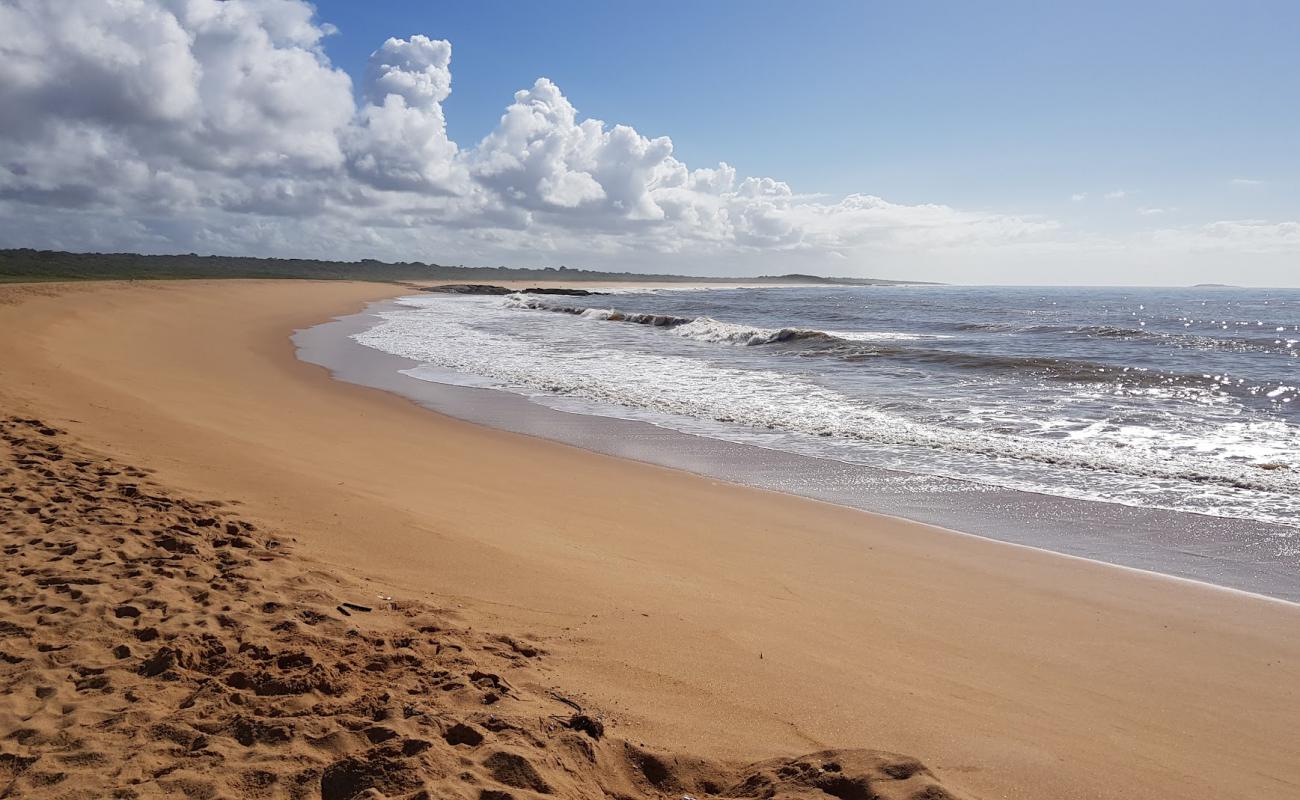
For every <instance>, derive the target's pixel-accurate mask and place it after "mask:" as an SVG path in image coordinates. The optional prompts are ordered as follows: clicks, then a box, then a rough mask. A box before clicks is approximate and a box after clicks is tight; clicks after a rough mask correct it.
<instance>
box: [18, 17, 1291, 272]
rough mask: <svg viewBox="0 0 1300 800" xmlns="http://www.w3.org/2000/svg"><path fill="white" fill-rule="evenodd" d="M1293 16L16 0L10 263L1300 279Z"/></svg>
mask: <svg viewBox="0 0 1300 800" xmlns="http://www.w3.org/2000/svg"><path fill="white" fill-rule="evenodd" d="M1297 31H1300V3H1297V2H1235V3H1228V2H1221V3H1208V2H1143V3H1132V2H1130V3H1112V2H1091V3H1086V4H1083V3H1079V4H1064V3H1052V2H1034V3H1029V2H999V3H971V2H894V3H883V2H862V1H859V2H846V1H841V0H823V1H821V2H811V3H798V4H796V3H794V2H789V3H776V2H761V1H758V2H733V1H731V0H726V1H719V2H679V1H678V0H665V1H664V2H658V3H654V4H639V5H638V4H632V3H625V2H595V1H594V0H592V1H590V2H575V0H555V1H554V2H547V3H524V2H504V1H502V0H479V1H478V2H463V3H453V2H433V1H431V0H394V1H392V2H371V3H360V2H355V1H354V0H319V1H318V2H316V3H310V2H307V0H186V2H183V3H182V2H175V0H133V2H130V3H111V4H109V3H103V2H102V0H61V2H59V3H50V2H47V0H0V108H4V109H5V111H6V113H4V114H0V246H30V247H47V248H52V249H69V250H93V251H108V250H132V251H141V252H162V253H167V252H202V253H217V254H239V255H271V256H288V257H316V258H345V259H346V258H379V259H386V260H403V261H405V260H419V261H432V262H437V263H451V264H479V265H492V266H495V265H498V264H511V265H519V266H546V265H559V264H566V265H568V266H582V267H591V268H599V269H615V270H624V271H653V272H681V273H688V274H698V275H736V276H743V275H754V274H782V273H788V272H796V271H797V272H811V273H817V274H823V275H857V276H879V277H887V278H915V279H920V280H939V281H951V282H959V283H1024V284H1044V283H1046V284H1061V283H1088V284H1146V285H1160V284H1187V283H1197V282H1233V283H1242V284H1251V285H1300V191H1297V188H1298V187H1300V158H1297V152H1296V151H1297V146H1296V145H1297V142H1300V80H1298V76H1300V46H1297V45H1296V33H1297ZM593 120H601V121H603V124H600V123H597V122H594V121H593Z"/></svg>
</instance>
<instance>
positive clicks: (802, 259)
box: [0, 0, 1291, 272]
mask: <svg viewBox="0 0 1300 800" xmlns="http://www.w3.org/2000/svg"><path fill="white" fill-rule="evenodd" d="M333 32H334V29H333V28H332V26H330V25H328V24H326V23H323V22H321V21H320V20H318V19H317V18H316V17H315V12H314V10H313V8H312V7H311V6H310V5H309V4H308V3H306V2H303V1H302V0H115V2H112V3H106V2H102V0H61V2H59V3H51V2H48V0H0V244H4V245H9V246H18V245H25V246H47V247H63V248H68V249H128V250H145V251H154V252H157V251H173V252H174V251H189V250H196V251H202V252H216V253H253V254H268V255H303V256H318V257H368V256H373V257H383V258H392V259H401V260H407V259H419V260H444V261H452V262H465V263H474V262H478V263H485V262H486V263H502V262H507V261H508V262H514V263H520V262H522V263H537V262H538V261H546V260H548V259H549V258H550V257H551V256H556V257H566V258H568V259H569V261H570V263H573V261H572V257H573V256H574V255H577V256H579V257H584V256H585V263H587V264H590V265H592V266H607V267H614V268H619V267H628V266H638V267H641V268H645V267H655V268H665V267H666V266H672V267H673V268H677V269H692V268H693V269H698V270H700V271H715V270H716V269H719V268H724V267H728V266H730V267H734V268H735V269H743V270H744V271H748V272H752V271H754V270H755V269H756V268H758V267H757V266H756V265H757V263H758V262H756V261H755V259H758V258H762V259H765V260H766V261H765V262H764V263H767V264H772V263H776V264H780V265H781V266H783V267H785V266H800V267H804V268H812V269H816V268H818V267H823V268H824V267H828V266H834V267H836V268H839V266H840V265H842V264H844V263H845V259H853V261H851V262H849V263H854V264H856V263H863V262H867V261H869V260H873V259H875V258H877V257H880V258H892V257H894V256H900V257H903V256H906V257H907V258H913V257H915V256H916V255H917V254H938V255H939V256H943V255H944V254H957V255H961V254H968V253H972V252H994V251H996V252H998V253H1004V254H1005V253H1013V252H1016V251H1018V250H1019V251H1023V252H1027V253H1028V252H1030V251H1031V250H1032V249H1033V248H1035V247H1037V248H1040V249H1039V251H1038V252H1041V251H1042V250H1041V249H1042V248H1050V247H1052V246H1054V245H1055V244H1059V242H1060V239H1059V236H1060V234H1061V227H1062V226H1061V225H1060V224H1059V223H1057V222H1055V221H1052V220H1049V219H1044V218H1041V217H1037V216H1032V215H1014V214H1005V213H999V212H994V211H973V210H963V209H957V208H953V207H950V206H946V205H941V204H921V205H909V204H900V203H893V202H890V201H888V200H885V199H883V198H880V197H877V196H874V195H869V194H853V195H849V196H847V197H843V198H840V199H825V198H820V197H810V196H807V195H800V194H797V193H796V192H795V191H794V190H793V189H792V188H791V187H790V186H789V185H788V184H786V183H785V182H783V181H780V180H777V179H774V178H768V177H748V176H741V175H738V174H737V171H736V170H735V168H733V167H732V166H730V165H728V164H726V163H720V164H717V165H711V166H704V167H690V166H688V165H686V164H684V163H683V162H682V161H680V160H679V159H678V158H677V157H676V155H675V153H674V148H673V142H672V141H671V140H670V139H669V138H668V137H666V136H661V137H647V136H644V135H642V134H641V133H639V132H638V131H636V130H634V129H632V128H630V127H628V126H625V125H617V124H615V125H609V124H606V123H605V122H603V121H601V120H599V119H596V118H592V117H589V116H584V115H582V114H580V113H579V111H578V109H577V108H575V106H574V104H573V103H572V102H571V101H570V99H569V98H568V97H566V96H565V95H564V93H563V92H562V91H561V89H560V87H558V86H556V85H555V84H554V83H553V82H552V81H550V80H548V79H546V78H539V79H538V80H537V81H536V82H535V83H534V84H533V85H532V86H530V87H528V88H525V89H522V90H521V91H519V92H517V93H516V94H515V96H514V98H513V101H512V102H511V103H510V104H509V105H508V106H507V107H506V108H505V109H504V112H503V113H502V116H501V118H500V120H499V122H498V124H497V125H496V127H495V128H494V129H493V130H492V131H491V132H490V133H489V134H488V135H487V136H485V137H484V138H483V139H482V140H481V141H479V142H477V143H470V144H469V145H468V146H461V145H458V144H457V143H456V142H454V141H452V140H451V139H450V138H449V137H448V135H447V124H446V123H447V120H446V116H445V113H444V108H443V104H444V102H445V101H446V100H447V99H448V98H449V97H450V96H451V92H452V90H453V86H452V46H451V44H450V43H448V42H446V41H442V40H438V39H435V38H431V37H428V36H424V35H418V34H417V35H412V36H409V37H407V38H392V39H388V40H387V41H385V42H383V43H380V44H379V46H378V48H377V49H376V50H375V51H374V53H373V54H372V55H371V57H370V61H369V64H368V66H367V68H366V70H365V73H364V75H363V76H362V77H361V78H360V80H359V81H358V85H356V86H354V85H353V82H352V80H351V79H350V78H349V76H348V75H347V74H346V73H345V72H343V71H342V70H340V69H338V68H337V67H335V66H334V65H333V64H331V62H330V61H329V59H328V57H327V56H326V55H325V52H324V50H323V47H322V45H323V42H324V41H325V39H326V37H328V36H329V35H331V34H332V33H333ZM1124 194H1125V193H1124V192H1122V191H1116V192H1111V193H1109V194H1107V195H1106V197H1108V198H1114V197H1121V196H1123V195H1124ZM1086 197H1087V195H1086V194H1084V193H1080V194H1077V195H1075V196H1074V199H1075V200H1082V199H1084V198H1086ZM1216 225H1220V226H1232V225H1239V226H1245V227H1244V228H1242V229H1240V230H1239V229H1236V228H1231V229H1230V228H1216V229H1213V230H1211V229H1207V230H1204V231H1197V232H1195V236H1197V237H1201V238H1203V239H1206V240H1207V241H1209V240H1213V239H1215V238H1216V237H1219V238H1221V239H1223V238H1227V239H1232V238H1234V237H1235V238H1238V239H1240V240H1243V241H1253V242H1257V243H1258V242H1260V241H1264V240H1268V241H1283V242H1289V241H1290V239H1288V238H1287V237H1288V236H1290V235H1291V234H1287V233H1286V232H1285V231H1280V232H1279V231H1273V232H1272V233H1269V232H1266V231H1263V230H1254V229H1252V228H1251V227H1250V226H1251V225H1253V223H1216ZM1183 234H1184V235H1190V234H1188V233H1187V232H1183ZM1270 237H1271V238H1270ZM1251 246H1262V245H1259V244H1255V245H1251ZM1288 246H1289V245H1288ZM669 258H672V259H676V260H674V261H672V262H671V264H666V263H664V260H665V259H669ZM764 268H766V267H764Z"/></svg>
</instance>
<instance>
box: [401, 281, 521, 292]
mask: <svg viewBox="0 0 1300 800" xmlns="http://www.w3.org/2000/svg"><path fill="white" fill-rule="evenodd" d="M420 291H422V292H438V293H441V294H513V293H514V291H513V290H512V289H507V288H506V287H504V286H492V285H491V284H487V283H449V284H446V285H444V286H425V287H423V288H422V289H420Z"/></svg>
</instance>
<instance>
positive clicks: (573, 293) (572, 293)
mask: <svg viewBox="0 0 1300 800" xmlns="http://www.w3.org/2000/svg"><path fill="white" fill-rule="evenodd" d="M520 291H522V292H523V293H524V294H562V295H567V296H569V297H591V296H592V295H597V294H609V292H589V291H587V290H586V289H543V288H540V287H534V288H532V289H522V290H520Z"/></svg>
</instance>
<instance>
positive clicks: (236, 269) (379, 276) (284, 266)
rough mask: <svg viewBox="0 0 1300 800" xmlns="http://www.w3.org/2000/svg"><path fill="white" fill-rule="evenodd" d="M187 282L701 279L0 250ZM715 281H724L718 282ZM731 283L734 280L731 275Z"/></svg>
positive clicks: (7, 266) (60, 273) (69, 275)
mask: <svg viewBox="0 0 1300 800" xmlns="http://www.w3.org/2000/svg"><path fill="white" fill-rule="evenodd" d="M187 278H304V279H314V280H363V281H389V282H401V281H420V282H427V281H457V282H465V283H491V282H492V281H494V280H495V281H506V280H521V281H544V280H552V281H553V280H562V281H574V282H579V281H600V282H602V283H612V282H617V281H663V282H698V281H704V280H710V279H709V278H701V277H699V276H687V275H651V274H636V273H630V272H597V271H593V270H585V269H569V268H568V267H559V268H555V267H546V268H544V269H516V268H508V267H496V268H493V267H461V266H456V267H448V266H442V265H439V264H421V263H419V262H399V263H395V264H389V263H386V262H383V261H375V260H373V259H364V260H362V261H312V260H308V259H300V258H243V257H235V256H199V255H195V254H193V253H190V254H188V255H175V256H146V255H139V254H136V253H64V252H59V251H55V250H29V249H16V250H0V283H6V282H7V283H15V282H28V281H78V280H179V279H187ZM716 280H725V279H722V278H718V279H716ZM730 280H736V279H735V278H730ZM744 280H746V281H761V282H770V283H808V284H855V285H876V284H886V285H888V284H896V283H905V281H880V280H873V279H870V278H822V277H818V276H814V275H777V276H772V275H765V276H761V277H756V278H745V279H744Z"/></svg>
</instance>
